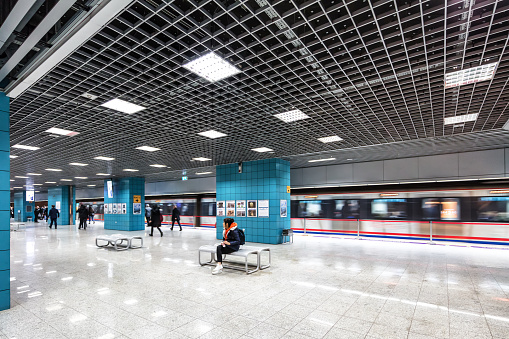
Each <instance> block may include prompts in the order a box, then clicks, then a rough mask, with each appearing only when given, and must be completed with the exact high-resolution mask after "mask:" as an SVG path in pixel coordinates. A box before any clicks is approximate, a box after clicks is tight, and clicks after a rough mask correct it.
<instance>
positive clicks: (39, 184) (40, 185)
mask: <svg viewBox="0 0 509 339" xmlns="http://www.w3.org/2000/svg"><path fill="white" fill-rule="evenodd" d="M33 185H34V186H42V184H33Z"/></svg>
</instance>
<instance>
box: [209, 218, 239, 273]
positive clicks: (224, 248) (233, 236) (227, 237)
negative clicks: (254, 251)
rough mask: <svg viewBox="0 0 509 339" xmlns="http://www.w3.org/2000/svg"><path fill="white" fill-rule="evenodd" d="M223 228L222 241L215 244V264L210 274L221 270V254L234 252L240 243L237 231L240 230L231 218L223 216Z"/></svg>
mask: <svg viewBox="0 0 509 339" xmlns="http://www.w3.org/2000/svg"><path fill="white" fill-rule="evenodd" d="M223 229H224V231H223V242H221V244H220V245H217V252H216V255H217V266H216V267H215V268H214V270H212V274H219V273H221V272H223V254H229V253H233V252H236V251H238V250H239V249H240V245H241V239H240V235H239V233H240V232H242V231H240V230H239V229H237V223H235V222H234V220H233V219H232V218H225V219H224V220H223ZM239 231H240V232H239ZM242 234H243V232H242Z"/></svg>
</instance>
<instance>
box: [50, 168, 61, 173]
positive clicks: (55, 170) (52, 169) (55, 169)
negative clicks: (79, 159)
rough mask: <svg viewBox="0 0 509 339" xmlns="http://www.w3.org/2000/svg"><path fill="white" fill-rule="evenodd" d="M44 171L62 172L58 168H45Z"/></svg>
mask: <svg viewBox="0 0 509 339" xmlns="http://www.w3.org/2000/svg"><path fill="white" fill-rule="evenodd" d="M46 171H50V172H62V170H61V169H60V168H46Z"/></svg>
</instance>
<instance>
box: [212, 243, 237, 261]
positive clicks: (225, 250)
mask: <svg viewBox="0 0 509 339" xmlns="http://www.w3.org/2000/svg"><path fill="white" fill-rule="evenodd" d="M216 252H217V253H216V254H217V262H220V263H222V262H223V254H229V253H233V252H235V251H234V250H232V249H231V248H229V247H227V246H225V247H223V245H217V251H216Z"/></svg>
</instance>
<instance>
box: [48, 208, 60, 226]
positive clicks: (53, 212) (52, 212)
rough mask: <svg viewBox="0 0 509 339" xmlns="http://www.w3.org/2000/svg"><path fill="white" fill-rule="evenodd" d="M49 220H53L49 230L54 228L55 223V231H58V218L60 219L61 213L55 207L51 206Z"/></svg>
mask: <svg viewBox="0 0 509 339" xmlns="http://www.w3.org/2000/svg"><path fill="white" fill-rule="evenodd" d="M48 215H49V218H50V219H51V224H50V225H49V228H51V226H53V223H55V229H57V218H59V217H60V212H58V210H57V209H56V208H55V205H51V209H50V210H49V212H48Z"/></svg>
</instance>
